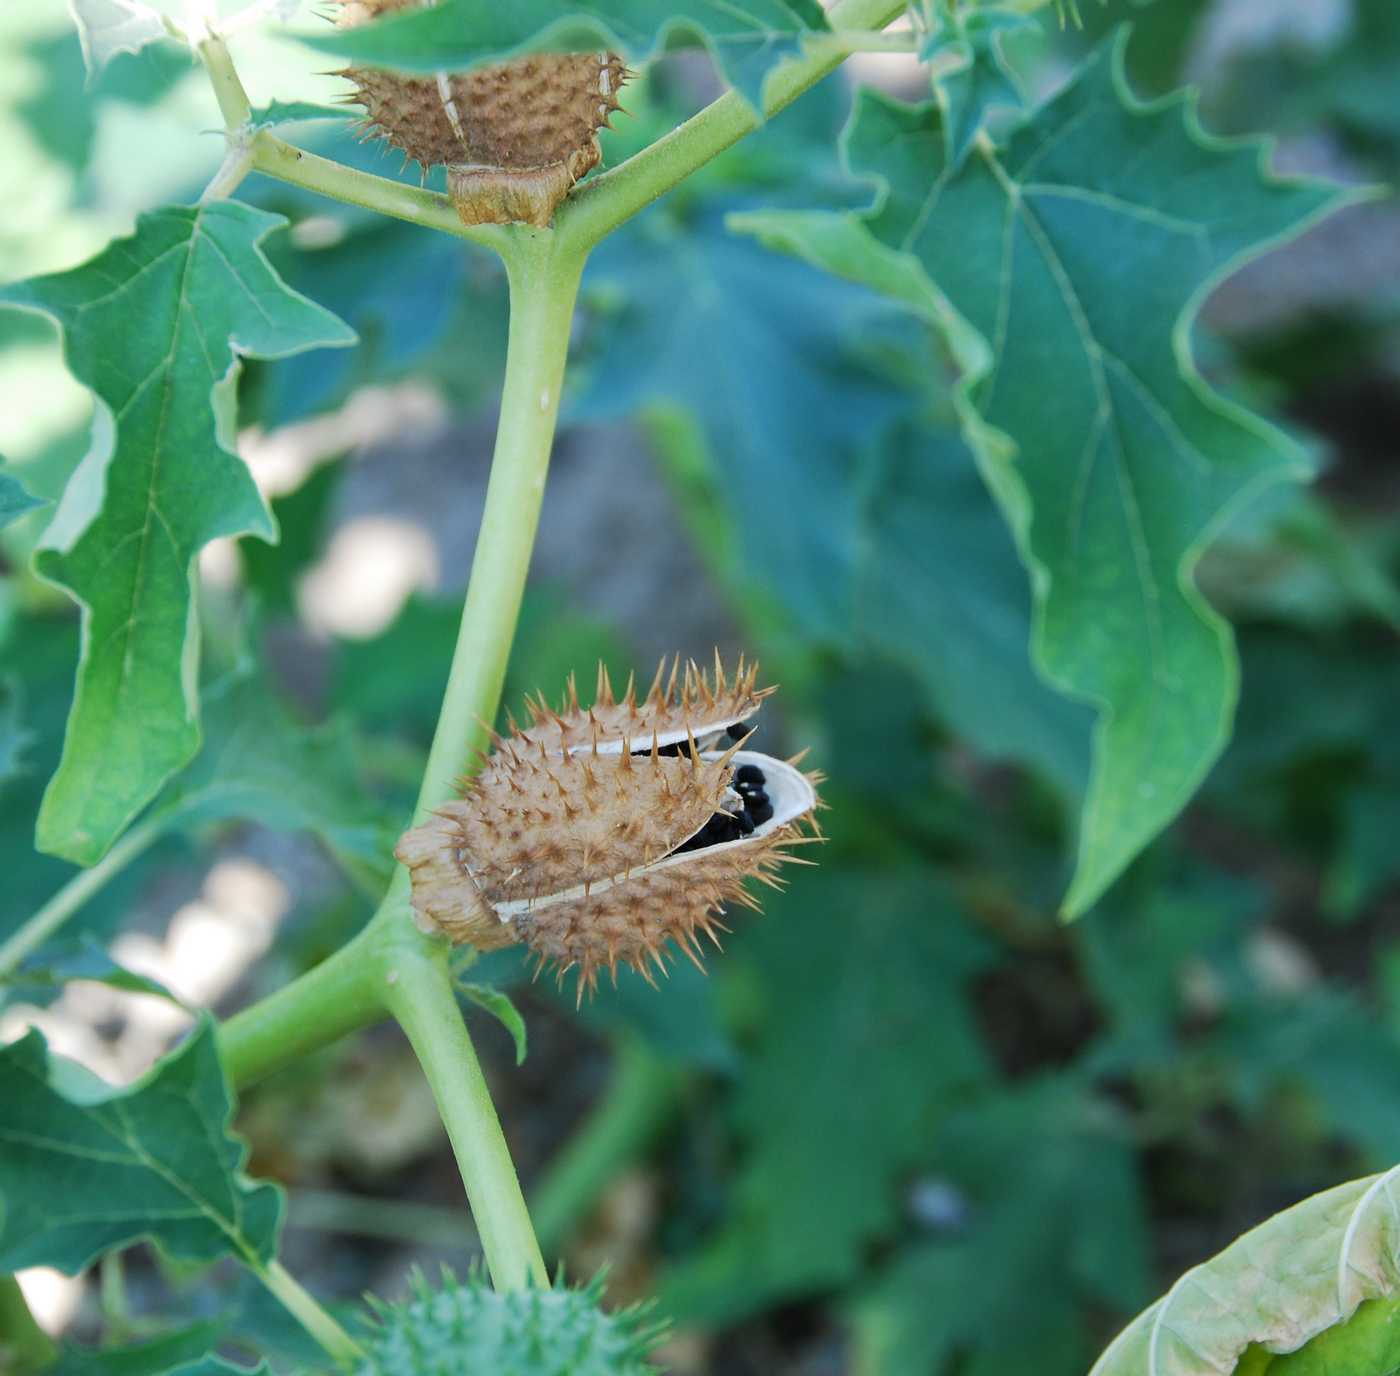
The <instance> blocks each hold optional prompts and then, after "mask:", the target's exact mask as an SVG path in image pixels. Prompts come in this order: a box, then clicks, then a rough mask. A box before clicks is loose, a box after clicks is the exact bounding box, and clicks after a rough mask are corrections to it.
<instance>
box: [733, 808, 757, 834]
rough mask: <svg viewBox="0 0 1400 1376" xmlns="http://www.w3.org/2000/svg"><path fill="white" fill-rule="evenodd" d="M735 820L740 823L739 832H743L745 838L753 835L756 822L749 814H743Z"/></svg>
mask: <svg viewBox="0 0 1400 1376" xmlns="http://www.w3.org/2000/svg"><path fill="white" fill-rule="evenodd" d="M734 820H735V821H736V822H738V824H739V830H740V831H741V832H743V833H744V835H745V836H752V835H753V828H754V820H753V818H752V817H750V816H749V814H748V813H747V812H741V813H740V814H739V815H738V816H737V817H736V818H735V819H734Z"/></svg>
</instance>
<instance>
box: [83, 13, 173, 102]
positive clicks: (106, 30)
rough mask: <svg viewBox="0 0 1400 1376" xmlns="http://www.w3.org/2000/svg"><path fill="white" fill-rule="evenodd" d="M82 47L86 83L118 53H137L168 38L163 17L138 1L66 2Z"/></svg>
mask: <svg viewBox="0 0 1400 1376" xmlns="http://www.w3.org/2000/svg"><path fill="white" fill-rule="evenodd" d="M68 5H69V9H70V10H71V11H72V13H73V22H74V23H75V24H77V26H78V39H79V41H80V42H81V43H82V45H83V61H84V62H85V63H86V64H87V70H88V81H89V82H91V81H92V80H93V79H94V78H96V77H97V76H99V75H100V74H101V72H102V69H103V68H104V67H106V65H107V64H108V63H109V62H110V61H111V60H112V59H113V58H114V57H116V56H118V55H119V54H120V53H139V52H140V51H141V49H142V48H144V47H146V46H147V45H148V44H151V43H158V42H159V41H160V40H161V39H162V38H168V37H170V30H169V29H168V28H167V27H166V21H165V18H164V16H163V15H162V14H161V13H160V11H159V10H156V9H153V8H152V7H151V6H150V5H145V4H142V3H141V0H68Z"/></svg>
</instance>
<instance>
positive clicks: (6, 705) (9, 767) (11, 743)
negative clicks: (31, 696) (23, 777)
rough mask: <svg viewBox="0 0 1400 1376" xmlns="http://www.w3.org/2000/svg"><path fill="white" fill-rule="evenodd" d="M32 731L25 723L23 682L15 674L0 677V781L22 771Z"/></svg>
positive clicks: (31, 741)
mask: <svg viewBox="0 0 1400 1376" xmlns="http://www.w3.org/2000/svg"><path fill="white" fill-rule="evenodd" d="M33 743H34V733H33V732H32V731H31V730H30V729H29V728H28V727H27V726H25V724H24V683H23V680H21V679H20V677H19V675H18V674H6V675H5V676H4V677H3V678H0V784H3V783H4V782H5V781H6V780H7V779H12V778H14V777H15V776H16V775H17V774H21V773H23V772H24V767H25V766H24V755H25V752H26V751H27V750H28V749H29V747H30V746H31V745H32V744H33Z"/></svg>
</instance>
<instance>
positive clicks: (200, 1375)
mask: <svg viewBox="0 0 1400 1376" xmlns="http://www.w3.org/2000/svg"><path fill="white" fill-rule="evenodd" d="M170 1376H271V1373H270V1372H269V1370H268V1366H267V1363H266V1362H259V1363H258V1364H257V1366H241V1365H237V1364H235V1363H233V1362H226V1361H224V1359H223V1358H222V1357H214V1356H208V1357H201V1358H199V1359H198V1360H197V1361H193V1362H186V1363H185V1364H184V1365H183V1366H177V1367H175V1368H174V1369H173V1370H172V1371H171V1372H170Z"/></svg>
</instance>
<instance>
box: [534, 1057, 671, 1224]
mask: <svg viewBox="0 0 1400 1376" xmlns="http://www.w3.org/2000/svg"><path fill="white" fill-rule="evenodd" d="M680 1082H681V1075H680V1072H679V1071H677V1070H676V1069H675V1068H674V1067H672V1066H670V1065H668V1064H667V1063H666V1062H665V1061H664V1060H663V1059H662V1058H661V1057H660V1056H658V1055H656V1053H655V1052H653V1051H651V1050H649V1049H648V1048H647V1047H646V1046H644V1045H643V1044H642V1043H641V1042H638V1041H634V1040H631V1039H628V1040H625V1041H621V1042H619V1044H618V1047H617V1058H616V1062H615V1064H614V1066H613V1072H612V1078H611V1080H610V1081H609V1082H608V1088H607V1092H606V1093H605V1094H604V1095H603V1097H602V1099H600V1100H599V1101H598V1104H597V1105H596V1106H595V1107H594V1109H593V1111H592V1112H591V1113H590V1114H589V1115H588V1118H587V1120H586V1121H585V1122H584V1124H583V1126H582V1127H581V1128H580V1129H579V1130H578V1131H577V1132H576V1133H575V1134H574V1135H573V1137H572V1138H571V1139H570V1140H569V1144H568V1146H566V1147H565V1148H564V1149H563V1151H561V1152H560V1153H559V1155H558V1156H557V1157H556V1158H555V1159H554V1160H553V1161H552V1162H551V1163H550V1167H549V1171H548V1173H547V1174H546V1175H545V1177H544V1179H543V1180H542V1181H541V1182H540V1185H539V1188H538V1189H536V1190H534V1191H533V1192H532V1193H531V1195H530V1215H531V1217H532V1218H533V1219H534V1220H535V1232H536V1233H537V1234H538V1236H539V1239H540V1246H541V1247H543V1248H544V1250H545V1251H546V1252H557V1251H558V1250H559V1248H560V1246H561V1245H562V1244H563V1243H564V1242H565V1241H567V1239H568V1237H569V1234H570V1233H571V1232H572V1231H573V1230H574V1228H575V1227H576V1226H577V1224H578V1222H579V1220H580V1219H582V1218H583V1216H584V1215H585V1214H586V1213H587V1212H588V1211H589V1209H591V1208H592V1207H593V1204H594V1203H595V1202H596V1200H597V1199H598V1196H599V1195H600V1194H602V1192H603V1190H604V1189H605V1188H606V1187H607V1184H608V1182H609V1181H610V1180H612V1179H613V1178H614V1177H615V1176H616V1175H617V1173H618V1171H619V1169H620V1168H621V1167H622V1166H624V1165H626V1164H627V1163H628V1162H630V1161H633V1160H635V1159H636V1158H637V1157H638V1156H640V1155H641V1154H642V1153H643V1152H644V1151H645V1150H646V1149H647V1147H648V1146H650V1144H651V1143H652V1142H653V1141H654V1140H655V1139H656V1136H657V1134H658V1133H660V1131H661V1129H662V1128H663V1127H664V1126H665V1125H666V1124H667V1123H668V1122H669V1121H670V1118H671V1115H672V1113H673V1112H674V1110H675V1107H676V1101H677V1092H678V1090H679V1087H680Z"/></svg>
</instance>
